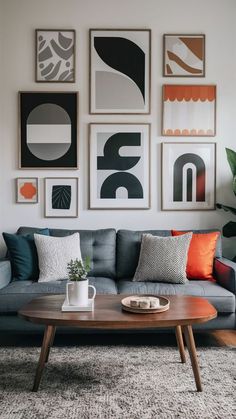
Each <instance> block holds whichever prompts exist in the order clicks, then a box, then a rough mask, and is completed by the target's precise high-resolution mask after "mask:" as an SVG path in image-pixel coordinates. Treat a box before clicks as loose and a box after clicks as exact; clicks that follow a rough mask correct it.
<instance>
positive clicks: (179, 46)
mask: <svg viewBox="0 0 236 419" xmlns="http://www.w3.org/2000/svg"><path fill="white" fill-rule="evenodd" d="M163 76H164V77H204V76H205V35H175V34H173V35H171V34H165V35H164V36H163Z"/></svg>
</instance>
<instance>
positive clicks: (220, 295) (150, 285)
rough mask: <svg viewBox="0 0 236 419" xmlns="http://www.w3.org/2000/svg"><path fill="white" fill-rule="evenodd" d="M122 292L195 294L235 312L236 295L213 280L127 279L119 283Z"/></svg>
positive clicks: (219, 307)
mask: <svg viewBox="0 0 236 419" xmlns="http://www.w3.org/2000/svg"><path fill="white" fill-rule="evenodd" d="M117 288H118V293H120V294H129V295H132V294H155V295H181V294H182V295H193V296H196V297H203V298H206V299H207V300H208V301H209V302H210V303H211V304H213V306H214V307H215V308H216V310H217V311H218V312H219V313H235V296H234V294H233V293H232V292H230V291H228V290H226V289H225V288H223V287H221V286H220V285H218V284H216V283H215V282H212V281H192V280H190V281H188V282H187V283H186V284H184V285H182V284H164V283H163V282H162V283H160V282H133V281H129V280H127V279H124V280H119V281H118V283H117Z"/></svg>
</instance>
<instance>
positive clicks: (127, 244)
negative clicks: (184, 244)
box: [116, 229, 222, 279]
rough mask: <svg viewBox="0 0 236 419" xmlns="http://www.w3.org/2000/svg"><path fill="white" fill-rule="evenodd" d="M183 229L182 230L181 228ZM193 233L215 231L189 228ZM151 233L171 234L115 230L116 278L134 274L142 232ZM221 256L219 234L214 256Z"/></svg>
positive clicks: (153, 233) (167, 231) (156, 234)
mask: <svg viewBox="0 0 236 419" xmlns="http://www.w3.org/2000/svg"><path fill="white" fill-rule="evenodd" d="M182 231H183V230H182ZM191 231H192V232H194V233H210V232H212V231H217V229H214V230H213V229H212V230H191ZM144 233H147V234H152V235H153V236H161V237H167V236H171V230H144V231H133V230H118V232H117V244H116V251H117V256H116V257H117V260H116V266H117V278H118V279H131V278H133V276H134V274H135V270H136V268H137V265H138V260H139V253H140V246H141V240H142V234H144ZM221 256H222V247H221V237H220V236H219V238H218V241H217V246H216V253H215V257H221Z"/></svg>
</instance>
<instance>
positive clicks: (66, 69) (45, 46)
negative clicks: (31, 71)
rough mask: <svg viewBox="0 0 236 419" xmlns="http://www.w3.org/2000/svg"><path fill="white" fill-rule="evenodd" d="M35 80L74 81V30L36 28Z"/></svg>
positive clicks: (47, 81)
mask: <svg viewBox="0 0 236 419" xmlns="http://www.w3.org/2000/svg"><path fill="white" fill-rule="evenodd" d="M35 43H36V51H35V56H36V60H35V76H36V77H35V78H36V82H46V83H49V82H60V83H74V82H75V31H74V30H72V29H62V30H60V29H36V31H35Z"/></svg>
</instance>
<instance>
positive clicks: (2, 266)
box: [0, 260, 11, 289]
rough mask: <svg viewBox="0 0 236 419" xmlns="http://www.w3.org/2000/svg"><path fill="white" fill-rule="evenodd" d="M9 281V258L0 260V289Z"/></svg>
mask: <svg viewBox="0 0 236 419" xmlns="http://www.w3.org/2000/svg"><path fill="white" fill-rule="evenodd" d="M10 282H11V264H10V261H9V260H0V289H2V288H5V287H6V286H7V285H8V284H9V283H10Z"/></svg>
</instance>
